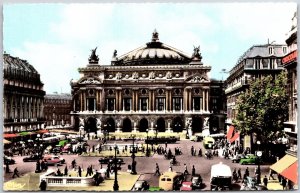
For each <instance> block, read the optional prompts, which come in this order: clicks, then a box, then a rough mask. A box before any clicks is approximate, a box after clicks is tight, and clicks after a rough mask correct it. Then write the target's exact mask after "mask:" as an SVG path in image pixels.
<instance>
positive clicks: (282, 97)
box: [234, 72, 288, 140]
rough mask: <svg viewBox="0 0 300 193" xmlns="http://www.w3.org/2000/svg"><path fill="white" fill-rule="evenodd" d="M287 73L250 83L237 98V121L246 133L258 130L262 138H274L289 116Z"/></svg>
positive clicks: (277, 135)
mask: <svg viewBox="0 0 300 193" xmlns="http://www.w3.org/2000/svg"><path fill="white" fill-rule="evenodd" d="M286 83H287V76H286V73H285V72H282V73H281V74H279V75H277V76H276V77H275V78H273V77H272V76H271V75H269V76H266V77H263V78H261V79H257V80H255V81H252V82H250V86H249V89H248V90H247V91H246V92H244V93H243V94H241V95H240V97H239V98H238V100H237V118H236V120H235V122H234V124H235V125H236V127H237V129H238V130H239V131H240V132H241V134H243V135H251V134H253V133H256V134H258V135H259V136H260V138H261V140H274V139H276V138H278V137H279V136H280V135H281V134H282V131H283V122H284V121H286V120H287V118H288V96H287V93H286Z"/></svg>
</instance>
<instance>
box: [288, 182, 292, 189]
mask: <svg viewBox="0 0 300 193" xmlns="http://www.w3.org/2000/svg"><path fill="white" fill-rule="evenodd" d="M288 187H289V190H293V184H292V181H291V180H289V181H288Z"/></svg>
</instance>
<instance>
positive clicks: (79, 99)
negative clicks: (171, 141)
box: [70, 31, 225, 133]
mask: <svg viewBox="0 0 300 193" xmlns="http://www.w3.org/2000/svg"><path fill="white" fill-rule="evenodd" d="M199 52H200V47H197V49H196V51H195V53H194V54H193V56H192V57H190V56H188V55H187V54H185V53H183V52H181V51H179V50H177V49H175V48H172V47H170V46H168V45H166V44H164V43H162V42H159V39H158V33H157V32H156V31H155V32H154V33H153V37H152V41H151V42H149V43H147V44H146V45H145V46H143V47H141V48H138V49H135V50H133V51H131V52H129V53H127V54H124V55H121V56H119V57H117V54H116V53H117V51H116V50H115V51H114V54H113V58H112V64H111V65H110V66H103V65H99V64H95V63H89V64H88V65H87V66H86V67H83V68H79V70H78V71H79V73H80V74H81V78H80V79H79V80H77V81H71V83H70V84H71V87H72V97H73V111H72V112H71V114H72V116H73V118H74V119H73V125H74V127H75V128H76V129H79V128H80V127H81V128H82V129H83V128H84V129H85V131H86V132H96V131H99V132H102V131H103V129H104V130H108V131H110V132H146V131H147V130H148V131H149V132H153V131H155V130H157V131H158V132H183V131H185V130H186V129H187V125H186V121H187V120H188V119H190V120H191V130H192V131H193V133H195V132H201V131H202V129H203V120H204V118H212V117H214V116H215V115H216V114H218V116H217V118H218V119H217V120H216V119H212V120H215V121H217V123H216V124H215V127H216V129H215V131H216V132H218V131H219V129H223V128H221V127H223V126H224V124H222V123H220V122H221V120H222V119H220V118H219V115H221V116H223V117H222V118H223V122H224V117H225V114H222V113H221V110H222V109H218V110H217V109H215V111H214V112H215V113H214V112H213V111H212V106H211V105H212V104H211V103H210V97H211V87H212V86H216V87H218V88H219V89H220V90H221V92H222V90H223V86H222V85H223V84H221V86H220V84H219V82H218V81H211V80H210V78H209V72H210V70H211V66H207V65H204V64H203V63H202V61H201V59H202V57H201V54H200V53H199ZM216 82H218V83H216ZM218 100H220V99H218ZM221 107H223V105H221ZM223 110H224V109H223Z"/></svg>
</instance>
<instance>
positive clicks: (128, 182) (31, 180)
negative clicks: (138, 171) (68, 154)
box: [3, 172, 140, 191]
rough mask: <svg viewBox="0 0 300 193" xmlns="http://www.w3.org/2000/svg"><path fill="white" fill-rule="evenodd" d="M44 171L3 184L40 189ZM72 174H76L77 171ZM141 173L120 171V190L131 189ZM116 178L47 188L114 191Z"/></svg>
mask: <svg viewBox="0 0 300 193" xmlns="http://www.w3.org/2000/svg"><path fill="white" fill-rule="evenodd" d="M41 174H42V173H39V174H37V173H28V174H25V175H24V176H20V177H19V178H15V179H13V180H10V181H8V182H5V183H4V184H3V190H4V191H39V190H40V189H39V184H40V182H39V179H40V175H41ZM72 175H76V174H75V173H74V174H73V173H72ZM139 177H140V175H131V174H130V173H127V172H118V183H119V190H120V191H128V190H131V189H132V187H133V185H134V184H135V182H136V181H137V179H138V178H139ZM113 184H114V178H113V176H112V178H110V179H106V180H104V182H102V183H101V184H100V185H99V186H88V187H83V186H82V187H49V186H48V187H47V190H61V191H63V190H69V191H70V190H76V191H112V190H113Z"/></svg>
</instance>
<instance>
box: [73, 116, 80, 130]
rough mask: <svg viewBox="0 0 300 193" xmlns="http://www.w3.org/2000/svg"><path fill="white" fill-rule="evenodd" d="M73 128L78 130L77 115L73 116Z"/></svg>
mask: <svg viewBox="0 0 300 193" xmlns="http://www.w3.org/2000/svg"><path fill="white" fill-rule="evenodd" d="M74 128H75V130H76V131H79V117H74Z"/></svg>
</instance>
